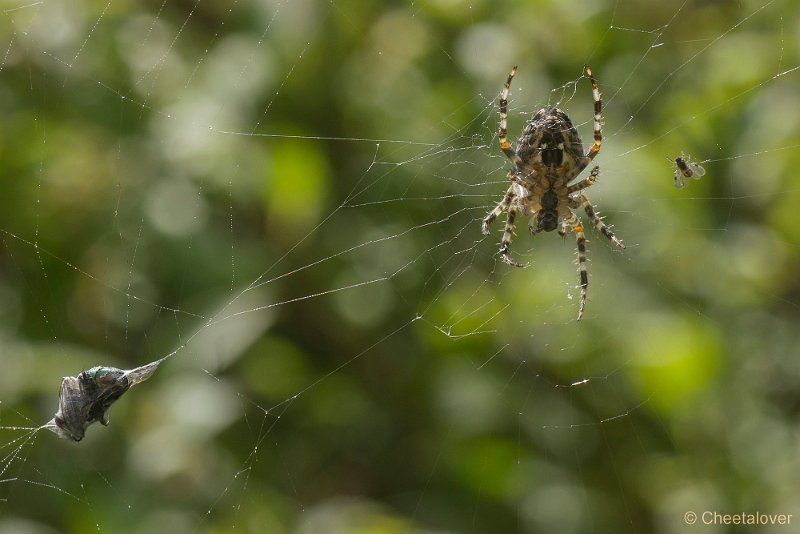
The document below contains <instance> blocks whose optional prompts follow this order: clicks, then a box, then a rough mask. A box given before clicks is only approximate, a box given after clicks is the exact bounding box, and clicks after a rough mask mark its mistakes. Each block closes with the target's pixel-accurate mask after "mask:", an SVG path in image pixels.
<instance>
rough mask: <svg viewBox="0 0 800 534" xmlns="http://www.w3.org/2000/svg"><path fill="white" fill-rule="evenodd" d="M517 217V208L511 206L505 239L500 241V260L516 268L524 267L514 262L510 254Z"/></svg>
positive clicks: (507, 217)
mask: <svg viewBox="0 0 800 534" xmlns="http://www.w3.org/2000/svg"><path fill="white" fill-rule="evenodd" d="M516 217H517V207H516V205H514V204H510V205H509V207H508V215H507V216H506V229H505V231H504V232H503V239H501V240H500V251H499V252H500V259H501V260H503V261H504V262H506V263H507V264H509V265H512V266H514V267H522V264H521V263H517V262H516V261H514V260H512V259H511V258H510V257H509V255H508V253H509V249H510V247H511V239H512V238H513V237H514V219H516Z"/></svg>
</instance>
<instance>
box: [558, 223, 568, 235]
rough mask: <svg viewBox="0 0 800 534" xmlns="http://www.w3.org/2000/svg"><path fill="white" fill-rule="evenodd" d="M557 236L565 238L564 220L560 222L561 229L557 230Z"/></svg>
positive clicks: (565, 227) (565, 225) (565, 226)
mask: <svg viewBox="0 0 800 534" xmlns="http://www.w3.org/2000/svg"><path fill="white" fill-rule="evenodd" d="M558 235H560V236H561V237H567V221H566V220H565V219H562V220H561V228H559V229H558Z"/></svg>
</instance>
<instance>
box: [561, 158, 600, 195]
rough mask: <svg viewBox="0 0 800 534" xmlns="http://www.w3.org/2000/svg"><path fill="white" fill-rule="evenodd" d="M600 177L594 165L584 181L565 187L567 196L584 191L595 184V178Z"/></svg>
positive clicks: (597, 168)
mask: <svg viewBox="0 0 800 534" xmlns="http://www.w3.org/2000/svg"><path fill="white" fill-rule="evenodd" d="M598 176H600V167H599V166H597V165H595V166H594V169H592V172H591V173H590V174H589V177H588V178H586V179H585V180H581V181H580V182H578V183H576V184H572V185H571V186H569V187H567V194H568V195H569V194H572V193H574V192H575V191H580V190H581V189H586V188H587V187H592V186H593V185H594V184H595V182H597V177H598Z"/></svg>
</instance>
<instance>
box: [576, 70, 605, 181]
mask: <svg viewBox="0 0 800 534" xmlns="http://www.w3.org/2000/svg"><path fill="white" fill-rule="evenodd" d="M583 73H584V74H585V75H586V76H587V77H588V78H589V82H591V84H592V98H594V144H593V145H592V147H591V148H590V149H589V152H587V153H586V156H584V158H583V161H582V162H581V164H580V166H579V167H578V169H577V172H581V171H582V170H583V169H585V168H586V167H587V166H588V165H589V163H591V162H592V160H593V159H594V157H595V156H596V155H597V153H598V152H600V146H601V145H602V144H603V134H602V132H601V123H602V120H603V115H602V110H603V100H602V95H601V94H600V89H598V88H597V82H596V81H595V79H594V75H593V74H592V69H590V68H589V65H584V66H583Z"/></svg>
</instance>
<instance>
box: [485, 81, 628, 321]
mask: <svg viewBox="0 0 800 534" xmlns="http://www.w3.org/2000/svg"><path fill="white" fill-rule="evenodd" d="M583 72H584V73H585V74H586V76H587V77H588V78H589V82H591V84H592V97H593V98H594V144H593V145H592V147H591V148H590V149H589V151H588V152H587V153H586V154H584V153H583V144H582V142H581V138H580V136H579V135H578V131H577V130H576V129H575V127H574V126H573V125H572V121H570V119H569V117H568V116H567V114H566V113H564V112H563V111H561V110H560V109H558V108H555V107H546V108H542V109H540V110H539V111H537V112H536V114H535V115H534V116H533V118H532V119H531V120H530V121H528V123H527V124H525V127H524V128H523V130H522V135H521V136H520V138H519V139H518V140H517V147H516V149H515V148H512V147H511V143H509V142H508V139H507V135H508V121H507V119H508V93H509V91H510V90H511V80H512V79H513V78H514V75H515V74H516V73H517V67H514V68H513V69H511V73H510V74H509V75H508V79H507V80H506V83H505V84H504V85H503V91H502V92H501V93H500V132H499V141H500V148H501V149H502V150H503V152H504V153H505V155H506V156H507V157H508V159H510V160H511V163H512V165H513V169H512V170H511V171H509V173H508V179H509V180H510V181H511V186H510V187H509V188H508V191H506V194H505V196H504V197H503V199H502V200H501V201H500V202H499V203H498V204H497V206H496V207H495V208H494V209H493V210H492V211H490V212H489V213H488V214H487V215H486V217H484V218H483V221H482V222H481V229H482V231H483V234H484V235H487V234H488V233H489V225H490V224H492V222H494V220H495V219H496V218H497V217H498V216H499V215H501V214H502V213H504V212H506V213H507V215H506V226H505V231H504V232H503V237H502V239H501V240H500V251H499V254H500V259H501V260H503V261H504V262H505V263H507V264H509V265H512V266H514V267H522V265H521V264H519V263H518V262H516V261H514V260H512V259H511V257H510V256H509V248H510V246H511V239H512V236H513V234H514V219H515V218H516V216H517V211H520V212H522V214H523V215H526V216H528V217H529V218H530V222H529V223H528V230H529V231H530V233H531V234H532V235H535V234H538V233H539V232H551V231H553V230H555V229H556V228H558V233H559V235H561V237H564V236H566V234H567V230H568V228H572V231H573V232H575V236H576V238H577V241H578V243H577V246H578V270H579V271H580V273H581V274H580V277H581V285H580V288H581V297H580V305H579V309H578V320H579V321H580V319H581V317H582V316H583V310H584V308H585V306H586V288H587V287H588V285H589V275H588V272H587V270H586V236H585V234H584V231H583V224H581V221H580V219H579V218H578V216H577V215H576V214H575V212H574V211H573V210H576V209H578V208H583V209H584V211H585V212H586V215H587V216H588V217H589V220H591V221H592V224H593V225H594V227H595V228H596V229H597V230H599V231H600V232H601V233H602V234H603V235H604V236H605V237H606V238H608V239H609V240H610V241H611V242H612V243H614V244H615V245H616V246H617V247H619V248H621V249H624V248H625V245H624V244H623V243H622V241H621V240H619V239H617V237H616V236H615V235H614V232H612V231H611V228H610V227H608V226H606V225H605V223H603V221H602V220H601V219H600V217H598V216H597V213H595V211H594V208H593V207H592V204H591V203H590V202H589V199H588V198H586V196H585V195H583V194H582V193H580V191H581V190H582V189H584V188H587V187H590V186H592V185H594V184H595V182H596V181H597V177H598V176H599V175H600V167H598V166H595V167H594V168H593V169H592V170H591V172H590V173H589V176H588V177H587V178H586V179H584V180H581V181H580V182H577V183H574V184H572V185H569V183H570V182H571V181H573V180H574V179H576V178H577V177H578V175H579V174H580V173H581V172H582V171H583V170H584V169H585V168H586V167H587V166H588V165H589V163H591V162H592V160H594V158H595V156H597V153H598V152H600V145H601V144H602V141H603V136H602V133H601V131H600V124H601V120H602V115H601V110H602V106H603V104H602V100H601V96H600V90H599V89H598V88H597V82H595V79H594V76H593V75H592V70H591V69H590V68H589V66H588V65H585V66H584V68H583Z"/></svg>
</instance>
